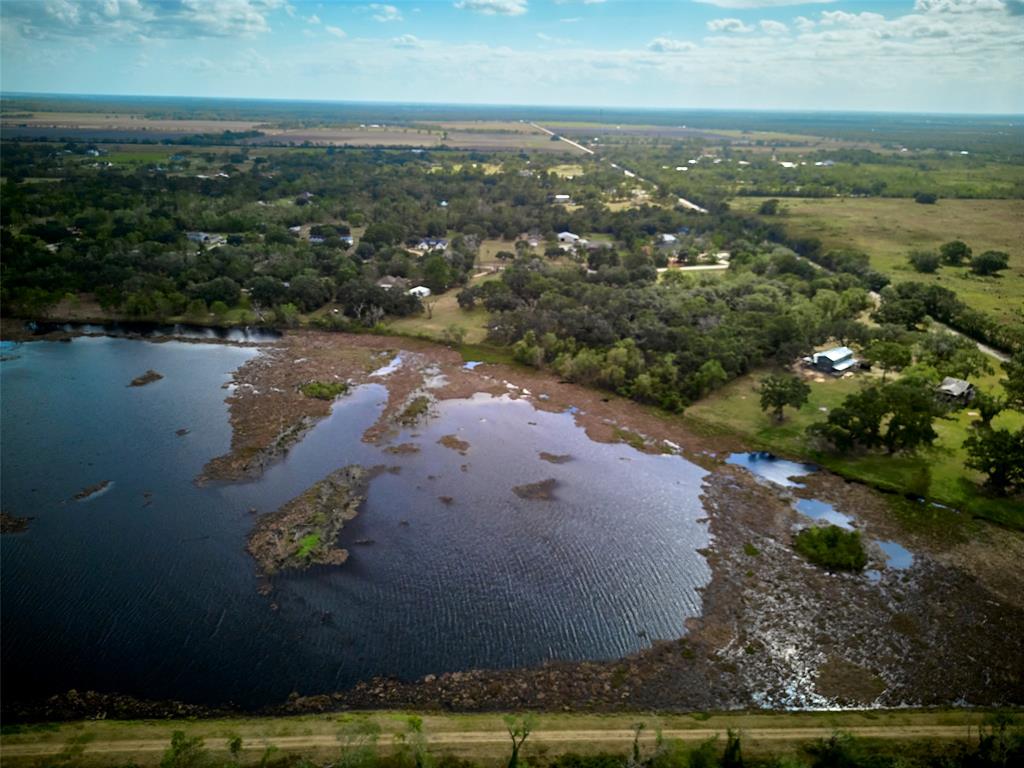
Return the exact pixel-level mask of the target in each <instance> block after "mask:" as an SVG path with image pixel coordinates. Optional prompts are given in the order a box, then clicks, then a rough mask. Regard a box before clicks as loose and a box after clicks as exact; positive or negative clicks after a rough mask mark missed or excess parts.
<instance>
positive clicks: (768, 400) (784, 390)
mask: <svg viewBox="0 0 1024 768" xmlns="http://www.w3.org/2000/svg"><path fill="white" fill-rule="evenodd" d="M757 391H758V392H760V393H761V410H762V411H767V410H768V409H771V410H772V413H773V414H774V416H775V420H776V421H782V418H783V411H782V409H783V408H785V407H786V406H787V405H789V406H791V407H793V408H799V407H800V406H802V405H803V404H804V403H806V402H807V398H808V397H809V396H810V394H811V388H810V386H809V385H808V384H807V383H806V382H804V381H802V380H801V379H799V378H797V377H796V376H793V375H792V374H774V373H772V374H769V375H767V376H765V377H764V378H763V379H761V381H760V384H759V386H758V390H757Z"/></svg>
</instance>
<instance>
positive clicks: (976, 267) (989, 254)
mask: <svg viewBox="0 0 1024 768" xmlns="http://www.w3.org/2000/svg"><path fill="white" fill-rule="evenodd" d="M1009 261H1010V257H1009V255H1008V254H1006V253H1003V252H1002V251H985V252H984V253H981V254H978V255H977V256H975V257H974V258H973V259H972V260H971V272H974V273H975V274H976V275H994V274H995V273H996V272H999V271H1001V270H1004V269H1006V268H1007V267H1008V266H1009V265H1010V264H1009Z"/></svg>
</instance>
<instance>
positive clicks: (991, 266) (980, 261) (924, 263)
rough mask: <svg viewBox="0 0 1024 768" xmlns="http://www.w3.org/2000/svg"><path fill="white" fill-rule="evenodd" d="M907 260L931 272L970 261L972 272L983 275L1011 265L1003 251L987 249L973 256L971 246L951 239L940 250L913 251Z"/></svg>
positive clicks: (914, 266) (918, 268)
mask: <svg viewBox="0 0 1024 768" xmlns="http://www.w3.org/2000/svg"><path fill="white" fill-rule="evenodd" d="M907 260H908V261H909V262H910V266H912V267H913V268H914V269H915V270H917V271H918V272H922V273H929V274H930V273H932V272H935V271H937V270H938V269H939V267H941V266H943V265H945V266H950V267H960V266H963V264H964V263H965V262H968V266H969V268H970V270H971V272H973V273H974V274H976V275H980V276H983V277H984V276H988V275H995V274H998V273H999V272H1002V271H1003V270H1004V269H1007V268H1008V267H1009V265H1010V256H1009V254H1007V253H1005V252H1003V251H985V252H983V253H979V254H978V255H977V256H973V257H972V251H971V248H970V247H969V246H968V245H967V243H965V242H963V241H962V240H951V241H949V242H948V243H945V244H944V245H942V246H941V247H940V248H939V250H938V252H936V251H928V250H914V251H911V252H910V253H909V254H908V255H907Z"/></svg>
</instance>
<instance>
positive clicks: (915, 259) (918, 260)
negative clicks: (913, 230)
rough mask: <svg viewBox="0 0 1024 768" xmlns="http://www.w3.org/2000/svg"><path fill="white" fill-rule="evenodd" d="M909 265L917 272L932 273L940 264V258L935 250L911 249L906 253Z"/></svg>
mask: <svg viewBox="0 0 1024 768" xmlns="http://www.w3.org/2000/svg"><path fill="white" fill-rule="evenodd" d="M907 261H909V262H910V266H912V267H913V268H914V269H916V270H917V271H918V272H925V273H932V272H934V271H935V270H937V269H938V268H939V266H940V265H941V264H942V259H941V258H939V254H937V253H936V252H935V251H911V252H910V253H909V254H908V255H907Z"/></svg>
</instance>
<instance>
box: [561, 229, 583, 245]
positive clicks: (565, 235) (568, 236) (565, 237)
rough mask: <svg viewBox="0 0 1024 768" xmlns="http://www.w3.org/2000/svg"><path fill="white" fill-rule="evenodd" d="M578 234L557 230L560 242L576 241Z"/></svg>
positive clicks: (578, 237) (577, 240)
mask: <svg viewBox="0 0 1024 768" xmlns="http://www.w3.org/2000/svg"><path fill="white" fill-rule="evenodd" d="M579 239H580V236H579V235H574V234H573V233H572V232H559V233H558V242H560V243H577V242H579Z"/></svg>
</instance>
